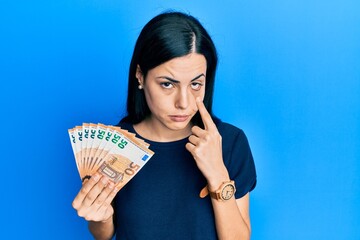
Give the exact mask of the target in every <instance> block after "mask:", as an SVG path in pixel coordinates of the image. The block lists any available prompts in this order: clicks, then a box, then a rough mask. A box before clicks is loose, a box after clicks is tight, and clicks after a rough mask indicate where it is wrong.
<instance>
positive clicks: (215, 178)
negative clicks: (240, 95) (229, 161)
mask: <svg viewBox="0 0 360 240" xmlns="http://www.w3.org/2000/svg"><path fill="white" fill-rule="evenodd" d="M196 104H197V107H198V109H199V112H200V116H201V119H202V121H203V123H204V127H205V129H201V128H200V127H198V126H194V127H192V129H191V131H192V135H191V136H190V137H189V142H188V143H187V144H186V149H187V150H188V151H189V152H190V153H191V154H192V155H193V157H194V159H195V161H196V164H197V166H198V168H199V169H200V171H201V172H202V174H203V175H204V177H205V178H206V179H207V181H208V184H209V187H210V188H212V185H213V186H214V188H218V186H219V184H220V183H221V182H222V181H227V180H229V176H228V172H227V169H226V167H225V165H224V161H223V158H222V138H221V135H220V133H219V131H218V129H217V127H216V125H215V123H214V122H213V120H212V118H211V116H210V114H209V112H208V111H207V109H206V107H205V105H204V103H203V102H202V101H201V99H200V98H196Z"/></svg>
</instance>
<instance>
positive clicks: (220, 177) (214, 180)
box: [207, 167, 230, 192]
mask: <svg viewBox="0 0 360 240" xmlns="http://www.w3.org/2000/svg"><path fill="white" fill-rule="evenodd" d="M228 181H230V177H229V173H228V171H227V170H226V168H225V167H224V169H222V170H221V171H218V172H217V173H216V175H215V174H214V175H213V176H211V177H209V178H207V183H208V189H209V191H211V192H214V191H216V190H217V189H218V188H219V187H220V186H221V184H223V183H224V182H228Z"/></svg>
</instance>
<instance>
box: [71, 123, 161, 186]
mask: <svg viewBox="0 0 360 240" xmlns="http://www.w3.org/2000/svg"><path fill="white" fill-rule="evenodd" d="M68 132H69V137H70V141H71V146H72V149H73V152H74V156H75V161H76V166H77V169H78V171H79V174H80V178H81V180H82V181H84V180H85V179H89V178H90V177H91V176H92V175H93V174H95V173H96V172H99V173H100V174H102V175H104V176H106V177H108V178H109V179H110V180H111V181H113V182H114V183H115V185H116V187H117V188H118V189H121V188H122V187H124V186H125V184H126V183H128V182H129V181H130V180H131V179H132V178H133V177H134V176H135V175H136V174H137V173H138V172H139V171H140V169H141V168H142V167H143V166H144V165H145V164H146V163H147V162H148V161H149V159H150V158H151V157H152V156H153V155H154V152H152V151H151V150H150V149H149V144H147V143H146V142H145V141H143V140H142V139H139V138H137V137H136V136H135V134H133V133H130V132H128V131H127V130H124V129H121V128H120V127H115V126H106V125H103V124H92V123H83V124H82V125H81V126H76V127H74V128H72V129H69V130H68Z"/></svg>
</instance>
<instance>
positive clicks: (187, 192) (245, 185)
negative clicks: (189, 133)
mask: <svg viewBox="0 0 360 240" xmlns="http://www.w3.org/2000/svg"><path fill="white" fill-rule="evenodd" d="M215 124H216V125H217V128H218V130H219V133H220V135H221V136H222V144H223V159H224V163H225V166H226V167H227V169H228V172H229V175H230V179H232V180H234V181H235V186H236V193H235V198H237V199H238V198H241V197H242V196H244V195H245V194H246V193H248V192H250V191H251V190H253V189H254V188H255V185H256V172H255V165H254V160H253V157H252V154H251V150H250V147H249V144H248V141H247V138H246V136H245V134H244V132H243V131H242V130H240V129H238V128H236V127H234V126H232V125H230V124H227V123H224V122H221V121H220V120H216V121H215ZM120 126H121V128H123V129H127V130H129V131H130V132H133V133H136V132H135V130H134V128H133V126H132V124H128V123H121V124H120ZM137 137H139V138H142V137H141V136H139V135H138V134H137ZM142 139H144V138H142ZM144 140H145V141H146V142H147V143H149V144H150V149H151V150H152V151H154V152H155V154H154V156H153V157H152V158H151V159H150V160H149V162H147V163H146V164H145V166H144V167H143V168H142V169H141V170H140V171H139V172H138V173H137V175H136V176H134V178H133V179H132V180H131V181H130V182H128V183H127V185H125V187H124V188H123V189H121V190H120V191H119V193H118V194H117V196H116V198H115V215H116V226H115V228H116V239H118V240H119V239H121V240H124V239H126V240H128V239H130V240H138V239H139V240H145V239H146V240H151V239H156V240H162V239H171V240H177V239H179V240H184V239H194V240H195V239H199V240H200V239H201V240H206V239H217V233H216V228H215V220H214V213H213V208H212V204H211V200H210V197H209V196H207V197H206V198H200V197H199V193H200V190H201V189H202V188H203V187H204V186H206V184H207V183H206V180H205V178H204V176H203V175H202V173H201V172H200V170H199V169H198V168H197V166H196V163H195V160H194V159H193V157H192V155H191V154H190V153H189V152H188V151H187V150H186V148H185V144H186V143H187V142H188V138H185V139H182V140H178V141H174V142H165V143H164V142H153V141H149V140H147V139H144Z"/></svg>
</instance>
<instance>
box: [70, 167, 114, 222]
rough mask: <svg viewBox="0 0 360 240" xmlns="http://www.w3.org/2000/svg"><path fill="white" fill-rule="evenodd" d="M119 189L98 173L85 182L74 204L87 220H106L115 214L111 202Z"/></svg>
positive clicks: (81, 215) (78, 212)
mask: <svg viewBox="0 0 360 240" xmlns="http://www.w3.org/2000/svg"><path fill="white" fill-rule="evenodd" d="M118 191H119V189H117V188H116V187H115V186H114V183H113V182H110V181H109V180H108V178H106V177H104V176H101V175H100V174H99V173H96V174H95V175H93V176H92V177H91V178H90V179H89V180H87V181H86V182H84V183H83V186H82V188H81V189H80V191H79V193H78V194H77V195H76V197H75V199H74V201H73V203H72V206H73V208H75V209H76V211H77V214H78V215H79V216H80V217H83V218H85V219H86V220H87V221H95V222H105V221H107V220H109V219H110V218H111V217H112V216H113V214H114V209H113V207H112V205H111V202H112V200H113V199H114V197H115V196H116V193H117V192H118Z"/></svg>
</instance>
